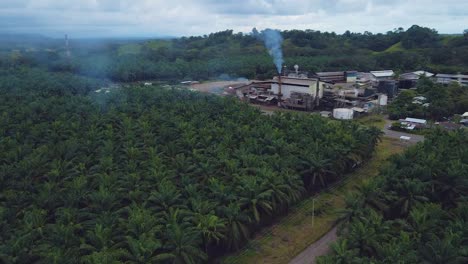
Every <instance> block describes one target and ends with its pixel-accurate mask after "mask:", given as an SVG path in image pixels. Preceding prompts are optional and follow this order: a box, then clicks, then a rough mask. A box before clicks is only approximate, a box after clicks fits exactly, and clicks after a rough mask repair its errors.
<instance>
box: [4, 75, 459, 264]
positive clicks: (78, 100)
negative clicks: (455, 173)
mask: <svg viewBox="0 0 468 264" xmlns="http://www.w3.org/2000/svg"><path fill="white" fill-rule="evenodd" d="M100 85H101V83H100V80H96V79H93V78H88V77H82V76H77V75H73V74H70V73H62V72H60V73H53V72H52V73H51V72H47V71H44V70H42V69H40V68H24V67H17V68H14V69H10V70H2V71H0V113H1V116H0V135H1V136H0V186H1V187H0V188H1V189H0V262H2V263H117V262H125V263H155V262H157V263H206V262H209V261H213V260H214V259H216V258H217V257H219V256H220V255H222V254H225V253H226V252H229V251H233V250H236V249H238V248H239V247H241V246H243V245H244V244H245V243H246V241H247V239H248V238H249V237H251V236H252V235H253V234H254V233H255V232H256V231H257V230H259V229H260V228H261V227H262V226H265V225H269V224H271V223H272V222H273V221H274V220H275V218H276V217H278V216H281V215H284V214H286V213H287V212H288V209H289V208H291V206H292V205H294V204H295V203H297V202H298V201H300V200H302V199H304V198H305V197H307V196H308V195H310V194H313V193H315V192H317V191H319V190H321V189H322V188H323V187H325V186H327V185H328V184H330V183H332V182H335V181H338V180H340V178H342V177H343V174H345V173H347V172H349V171H351V170H353V168H355V167H357V166H360V165H361V164H363V163H364V162H365V161H366V160H367V159H368V158H369V157H370V156H371V155H372V152H373V150H374V147H375V145H376V144H377V142H378V141H379V138H380V136H381V132H380V130H379V129H377V128H375V127H366V126H362V125H359V124H357V123H355V122H339V121H333V120H329V119H325V118H322V117H320V116H318V115H304V114H297V113H278V114H274V115H272V116H269V115H264V114H262V113H261V112H260V110H258V109H256V108H253V107H250V106H248V105H247V104H244V103H241V102H239V101H237V100H235V99H232V98H222V97H217V96H213V95H207V94H201V93H197V92H191V91H188V90H178V89H175V88H164V87H156V86H155V87H139V86H132V87H127V88H120V89H114V90H111V91H110V92H109V93H96V92H94V90H95V89H97V88H98V87H100ZM459 146H460V145H459ZM454 168H458V167H454Z"/></svg>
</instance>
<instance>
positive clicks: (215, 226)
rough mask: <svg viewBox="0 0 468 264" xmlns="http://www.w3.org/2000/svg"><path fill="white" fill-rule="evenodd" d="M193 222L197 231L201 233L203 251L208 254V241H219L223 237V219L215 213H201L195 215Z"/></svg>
mask: <svg viewBox="0 0 468 264" xmlns="http://www.w3.org/2000/svg"><path fill="white" fill-rule="evenodd" d="M195 224H196V226H197V229H198V231H199V232H200V233H201V235H202V239H203V245H204V247H205V253H207V254H208V246H209V245H210V243H212V242H215V243H216V244H218V243H219V241H220V239H222V238H223V237H224V235H223V233H222V231H223V230H224V228H225V221H224V220H223V219H221V218H219V217H217V216H216V215H201V214H198V215H197V216H196V217H195Z"/></svg>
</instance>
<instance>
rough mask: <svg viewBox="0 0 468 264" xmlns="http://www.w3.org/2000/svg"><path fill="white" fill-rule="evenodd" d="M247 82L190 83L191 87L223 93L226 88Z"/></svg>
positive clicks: (206, 91)
mask: <svg viewBox="0 0 468 264" xmlns="http://www.w3.org/2000/svg"><path fill="white" fill-rule="evenodd" d="M246 83H248V81H216V82H205V83H197V84H192V85H190V88H191V89H195V90H197V91H199V92H204V93H214V94H219V95H221V94H223V92H224V89H225V88H229V87H230V86H232V87H236V86H240V85H242V84H246Z"/></svg>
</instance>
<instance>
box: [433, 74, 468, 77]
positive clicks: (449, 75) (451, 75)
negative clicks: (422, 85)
mask: <svg viewBox="0 0 468 264" xmlns="http://www.w3.org/2000/svg"><path fill="white" fill-rule="evenodd" d="M436 77H437V78H468V75H464V74H445V73H439V74H437V75H436Z"/></svg>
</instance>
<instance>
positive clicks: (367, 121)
mask: <svg viewBox="0 0 468 264" xmlns="http://www.w3.org/2000/svg"><path fill="white" fill-rule="evenodd" d="M356 122H358V123H360V124H363V125H366V126H376V127H378V128H380V129H383V128H384V127H385V118H384V116H383V115H368V116H364V117H361V118H359V119H356Z"/></svg>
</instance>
